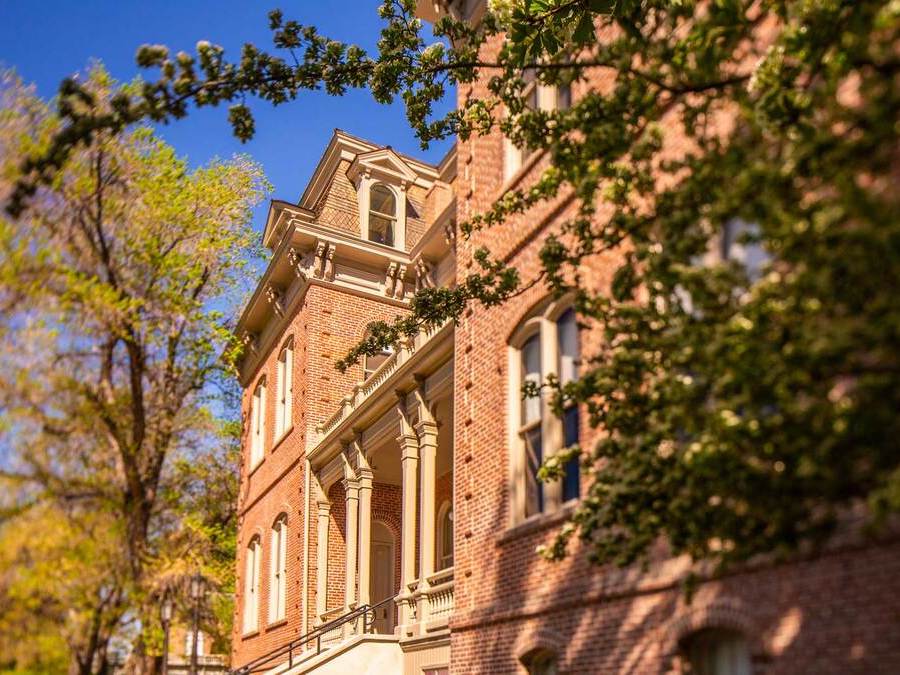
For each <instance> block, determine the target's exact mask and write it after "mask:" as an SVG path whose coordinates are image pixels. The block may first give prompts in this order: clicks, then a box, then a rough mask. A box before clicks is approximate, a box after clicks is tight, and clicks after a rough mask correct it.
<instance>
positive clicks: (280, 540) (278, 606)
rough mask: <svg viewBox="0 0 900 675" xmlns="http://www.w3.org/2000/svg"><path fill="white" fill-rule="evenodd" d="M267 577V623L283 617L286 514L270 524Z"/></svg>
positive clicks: (285, 582)
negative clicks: (270, 538)
mask: <svg viewBox="0 0 900 675" xmlns="http://www.w3.org/2000/svg"><path fill="white" fill-rule="evenodd" d="M271 536H272V547H271V555H270V556H269V560H270V566H271V571H270V579H269V623H274V622H276V621H281V620H282V619H283V618H284V607H285V599H286V598H285V595H286V589H287V516H285V515H281V516H279V517H278V519H277V520H276V521H275V524H274V525H273V526H272V535H271Z"/></svg>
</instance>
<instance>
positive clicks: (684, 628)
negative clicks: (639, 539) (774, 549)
mask: <svg viewBox="0 0 900 675" xmlns="http://www.w3.org/2000/svg"><path fill="white" fill-rule="evenodd" d="M453 4H455V5H456V6H457V9H458V11H461V12H462V13H463V14H464V15H466V16H471V15H473V13H477V12H478V11H479V7H480V3H479V2H477V1H474V0H470V1H469V2H468V3H466V2H462V3H460V2H456V3H453ZM433 12H434V10H433V9H431V5H430V4H429V3H423V10H422V14H423V17H424V18H426V19H431V20H433V19H434V16H435V15H434V14H433ZM497 48H499V45H498V44H497V43H495V44H493V45H488V46H487V47H486V49H488V50H490V49H497ZM602 84H603V83H602V82H600V81H597V82H592V83H591V86H602ZM578 93H579V92H578V91H577V90H576V91H559V90H557V89H553V88H549V87H543V86H536V88H535V91H534V92H533V94H534V99H535V102H536V104H537V105H540V106H547V107H552V106H554V105H565V104H566V102H567V101H568V100H569V99H570V97H571V96H573V95H574V96H577V95H578ZM480 95H486V83H485V82H476V83H474V84H472V85H469V86H466V87H465V88H464V89H463V90H462V91H460V92H459V96H460V97H467V96H476V97H477V96H480ZM546 161H547V160H546V157H544V156H542V155H541V154H540V153H536V154H532V155H530V156H524V153H522V152H521V151H519V150H518V149H516V148H514V147H510V146H509V145H508V144H507V143H506V142H505V141H504V139H503V138H502V137H501V136H500V135H499V133H497V134H494V135H491V136H485V137H473V138H471V139H469V140H467V141H465V142H459V143H458V144H457V146H456V147H455V148H453V149H452V150H451V152H450V153H449V154H448V155H447V156H446V157H445V158H444V159H443V160H442V161H441V162H440V164H438V165H437V166H432V165H429V164H426V163H424V162H421V161H419V160H416V159H414V158H411V157H408V156H405V155H401V154H399V153H397V152H395V151H394V150H392V149H391V148H390V147H383V146H380V145H377V144H375V143H371V142H368V141H364V140H362V139H359V138H356V137H354V136H352V135H350V134H347V133H344V132H342V131H336V132H335V133H334V135H333V137H332V138H331V140H330V142H329V143H328V146H327V148H326V149H325V152H324V154H323V156H322V159H321V160H320V162H319V164H318V166H317V168H316V170H315V172H314V173H313V176H312V178H311V179H310V181H309V184H308V185H307V187H306V189H305V191H304V192H303V194H302V196H301V197H300V199H299V201H298V202H297V203H296V204H292V203H288V202H281V201H275V202H273V204H272V207H271V210H270V213H269V216H268V220H267V222H266V226H265V231H264V234H263V241H264V244H265V245H266V246H267V247H268V248H269V249H270V250H271V251H272V260H271V263H270V264H269V267H268V269H267V270H266V272H265V274H264V276H263V278H262V279H261V280H260V282H259V285H258V287H257V289H256V292H255V293H254V295H253V297H252V298H251V299H250V301H249V303H248V305H247V307H246V308H245V310H244V312H243V314H242V316H241V319H240V322H239V331H240V334H241V335H242V338H243V339H244V341H245V344H246V351H245V358H244V360H243V362H242V364H241V371H240V377H241V382H242V385H243V387H244V392H245V393H244V399H243V410H244V419H245V422H246V423H245V437H244V450H245V452H244V453H243V466H242V472H241V476H242V478H241V490H240V505H239V512H240V531H239V555H238V602H237V615H236V617H235V634H234V636H233V638H234V639H233V650H234V652H233V664H234V666H238V667H239V666H244V665H247V664H251V665H252V666H253V668H254V672H265V671H267V670H271V669H273V668H276V667H277V668H283V667H285V666H287V670H286V671H284V672H290V673H305V672H314V673H348V672H358V673H392V672H396V673H408V674H416V675H422V674H426V675H438V674H441V673H448V672H453V673H526V672H527V673H648V674H649V673H654V674H657V673H687V672H692V673H703V674H707V673H708V674H711V675H749V674H750V673H765V674H776V673H779V674H780V673H785V674H787V673H817V674H818V673H860V674H863V673H865V674H870V673H900V601H898V600H897V598H898V597H900V545H898V544H897V543H896V542H893V541H890V542H885V543H880V544H873V543H862V542H856V541H854V540H853V539H852V538H850V539H848V540H847V541H846V542H845V543H843V544H840V545H835V546H834V547H832V548H831V549H830V550H829V551H827V552H826V553H824V554H821V555H819V556H818V557H816V558H815V559H809V560H797V561H795V562H792V563H790V564H780V565H776V564H774V563H766V562H760V563H757V564H753V565H749V566H747V567H746V568H744V569H742V570H740V571H736V572H734V573H733V574H731V575H729V576H727V577H724V578H717V579H715V580H708V581H706V582H704V583H702V584H701V585H700V586H699V588H698V590H697V591H696V593H695V594H694V596H693V598H692V601H691V602H688V601H687V600H686V596H685V594H684V592H683V590H682V587H681V584H682V582H683V580H684V577H685V574H686V571H687V563H686V562H685V561H684V560H681V559H670V558H666V557H664V556H660V558H659V559H658V560H657V561H656V562H654V563H653V564H651V565H650V567H649V568H648V569H624V570H622V569H613V568H596V567H591V566H590V565H589V564H588V562H587V560H586V558H585V556H584V555H583V551H582V550H580V549H579V548H578V546H577V545H574V546H572V550H571V553H570V555H569V556H568V558H567V559H566V560H565V561H563V562H561V563H549V562H545V561H543V560H542V559H540V558H539V557H538V556H537V555H536V554H535V549H536V547H537V546H538V545H540V544H544V543H548V542H549V541H550V540H551V539H552V536H553V534H554V532H555V529H556V528H557V527H558V526H559V525H560V524H561V522H562V521H563V519H564V518H565V515H566V514H567V513H568V512H569V510H570V509H571V506H572V504H573V503H575V500H577V498H578V494H579V491H580V485H579V476H578V472H577V467H571V470H570V471H568V472H567V477H566V479H564V480H563V481H560V482H559V483H556V484H545V485H541V484H539V483H537V482H536V480H535V479H534V470H535V467H536V466H537V465H538V464H539V462H540V457H542V456H547V455H548V454H550V453H552V452H553V451H554V450H556V449H558V448H560V447H563V446H564V445H567V444H569V443H571V442H573V440H574V439H575V438H581V440H582V441H584V440H589V434H590V429H589V428H588V427H587V425H586V424H585V420H584V419H583V417H584V416H583V415H582V416H579V411H578V410H577V409H570V410H567V411H566V412H565V414H564V415H563V417H562V419H560V418H557V417H555V416H553V415H552V414H550V412H549V410H548V409H547V406H546V403H543V402H541V401H538V400H529V401H528V402H526V403H523V402H522V401H521V400H520V397H519V395H518V392H519V391H520V388H521V384H522V383H523V381H526V380H528V379H534V378H540V377H544V376H546V375H548V374H550V373H556V374H558V375H559V376H560V377H561V378H563V379H565V378H568V377H573V376H575V375H576V371H577V366H578V359H579V352H580V351H590V349H591V341H592V340H593V339H595V337H596V336H595V334H594V333H591V332H587V333H586V332H584V331H583V330H581V329H579V328H578V327H577V325H576V323H575V321H574V317H573V313H572V312H571V310H570V309H569V307H568V306H567V305H566V303H565V302H564V301H562V302H560V301H556V302H554V301H550V300H549V298H548V297H547V294H546V290H545V289H542V288H540V287H534V288H532V289H530V290H529V291H528V292H527V293H526V294H524V295H522V296H520V297H517V298H516V299H515V300H513V301H511V302H509V303H507V304H505V305H503V306H502V307H499V308H492V309H486V308H483V307H477V306H476V307H471V308H470V309H469V310H467V312H466V314H465V316H464V318H463V320H462V321H461V322H460V323H459V325H456V326H454V325H451V324H448V325H444V326H442V327H440V328H438V329H436V330H433V331H430V332H428V333H423V334H420V335H418V336H417V337H416V338H415V339H413V340H410V341H409V342H408V343H405V344H399V345H397V346H396V347H395V348H394V350H392V351H390V352H386V353H384V354H381V355H379V356H377V357H371V358H368V359H366V361H365V362H364V363H361V364H359V365H358V366H356V367H354V368H351V369H349V370H348V371H347V372H346V373H340V372H338V371H337V370H336V369H335V368H334V362H335V361H336V360H337V359H338V358H340V357H341V356H342V355H343V354H344V353H346V351H347V350H348V349H349V348H350V347H351V346H352V345H353V344H354V343H356V342H357V341H358V340H359V339H360V338H362V337H363V336H364V335H365V332H366V330H367V327H368V326H369V324H370V323H371V322H373V321H377V320H390V319H392V318H393V317H395V316H397V315H398V314H402V313H403V312H405V311H407V307H408V302H409V299H410V297H411V295H412V293H414V292H415V290H417V289H419V288H422V287H426V286H441V285H452V284H454V283H456V280H457V279H460V278H463V277H464V276H465V275H466V274H468V273H469V271H470V270H471V269H472V265H473V261H472V252H473V250H474V249H475V248H476V247H478V246H482V245H487V246H488V247H489V248H490V249H491V251H492V252H493V253H494V255H496V256H499V257H501V258H503V259H504V260H507V261H510V262H511V263H513V264H514V265H515V266H516V267H517V268H518V269H519V270H521V271H522V272H523V275H524V276H525V277H527V276H528V273H529V271H534V270H536V269H537V267H538V260H537V251H538V249H539V248H540V244H541V241H542V239H543V238H544V237H545V236H547V234H548V233H549V232H551V231H553V228H554V224H555V223H557V222H559V221H560V220H561V219H562V218H564V217H565V216H566V214H567V211H568V209H570V208H571V198H570V196H567V195H565V194H562V195H560V196H559V197H558V198H557V199H556V200H554V201H553V202H551V203H548V204H545V205H543V206H542V207H541V208H540V209H537V210H535V211H533V212H531V213H529V214H528V216H527V218H524V217H523V218H514V219H511V221H510V222H509V223H507V224H506V225H504V226H503V227H499V228H494V229H491V230H489V231H485V232H480V233H478V234H477V235H476V236H475V237H474V238H473V240H471V241H463V240H462V239H460V240H459V241H457V238H456V230H455V223H456V222H457V220H461V219H465V218H468V217H470V216H471V215H474V214H476V213H478V212H480V211H482V210H484V209H486V208H487V207H488V206H489V205H490V204H491V203H492V202H493V201H494V200H495V199H496V198H497V197H498V196H499V195H501V194H502V193H503V192H504V191H505V190H508V189H510V188H512V187H515V186H518V185H522V184H527V182H528V181H529V180H533V179H534V177H535V176H536V175H537V173H538V172H539V171H540V170H541V168H542V167H543V166H545V164H546ZM614 263H615V260H613V259H602V258H601V259H598V260H597V261H596V264H595V266H594V268H592V269H591V270H590V271H591V273H592V277H591V278H590V279H589V282H590V283H594V284H597V285H599V286H602V285H603V284H605V283H608V280H609V279H608V276H609V274H610V273H611V271H612V270H613V269H614Z"/></svg>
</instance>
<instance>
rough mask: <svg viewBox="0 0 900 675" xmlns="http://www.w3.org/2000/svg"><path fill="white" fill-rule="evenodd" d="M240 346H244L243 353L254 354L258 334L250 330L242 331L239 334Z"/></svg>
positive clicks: (255, 352) (257, 348)
mask: <svg viewBox="0 0 900 675" xmlns="http://www.w3.org/2000/svg"><path fill="white" fill-rule="evenodd" d="M241 346H242V347H243V348H244V353H245V354H246V353H249V354H253V355H256V354H257V352H258V351H259V335H257V334H256V333H251V332H250V331H244V333H243V335H241Z"/></svg>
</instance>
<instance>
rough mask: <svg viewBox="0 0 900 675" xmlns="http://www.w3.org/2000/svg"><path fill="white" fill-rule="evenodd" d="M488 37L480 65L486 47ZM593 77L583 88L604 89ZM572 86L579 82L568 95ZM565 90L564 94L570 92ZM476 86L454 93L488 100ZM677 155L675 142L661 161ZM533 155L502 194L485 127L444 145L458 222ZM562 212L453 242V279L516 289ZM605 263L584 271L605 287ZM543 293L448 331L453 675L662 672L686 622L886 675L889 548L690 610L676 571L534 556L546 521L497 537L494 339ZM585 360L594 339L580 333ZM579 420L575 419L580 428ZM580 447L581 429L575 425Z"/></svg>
mask: <svg viewBox="0 0 900 675" xmlns="http://www.w3.org/2000/svg"><path fill="white" fill-rule="evenodd" d="M500 42H501V41H500V40H499V39H494V40H493V41H492V42H491V43H490V44H489V45H488V46H487V47H486V48H485V50H484V51H485V54H483V56H484V57H485V58H486V59H487V60H490V56H491V54H492V53H493V52H495V51H496V50H497V49H498V48H499V45H500ZM609 76H610V75H599V76H597V77H596V78H595V79H593V80H592V81H591V82H590V85H591V86H595V87H603V86H606V85H607V81H605V80H603V79H602V78H603V77H609ZM582 86H583V85H582ZM575 94H576V95H577V91H576V92H575ZM488 95H489V93H488V91H487V86H486V82H485V81H478V82H475V83H473V84H472V85H471V86H470V85H462V86H461V87H460V89H459V92H458V96H459V98H460V100H463V99H465V98H467V97H473V98H482V97H488ZM678 149H679V142H678V141H677V139H676V142H675V143H673V145H672V148H671V151H672V152H676V151H677V150H678ZM546 161H547V159H546V158H545V157H541V158H537V159H536V160H535V161H534V164H533V168H531V169H530V170H529V169H528V168H527V166H528V165H530V163H529V162H528V161H526V168H525V169H523V171H522V172H521V175H519V176H518V177H517V178H514V179H513V181H512V183H510V184H507V185H506V186H504V185H503V181H504V179H503V166H502V163H503V142H502V138H501V136H500V134H499V132H497V133H494V134H492V135H490V136H488V137H474V136H473V137H472V138H470V139H468V140H466V141H464V142H463V141H461V142H460V143H459V144H458V179H457V188H456V189H457V197H458V199H459V202H458V213H459V214H460V218H461V219H466V218H468V217H470V216H472V215H475V214H476V213H479V212H482V211H484V210H485V209H487V208H488V207H489V206H490V205H491V204H492V203H493V201H494V200H495V199H496V198H498V197H499V196H500V195H501V194H502V191H503V190H504V189H506V188H509V187H512V186H515V185H527V184H528V183H529V181H531V180H533V179H534V177H535V176H536V175H537V173H538V172H539V171H540V170H541V168H542V167H543V166H545V165H546ZM569 209H571V205H570V204H569V203H568V202H567V195H566V194H561V195H560V196H559V197H557V198H556V199H555V200H554V201H552V202H550V203H549V204H544V205H541V206H540V207H539V208H537V209H535V210H533V211H531V212H529V213H528V214H526V216H524V217H513V218H510V219H509V221H508V222H507V223H506V224H505V225H504V226H501V227H495V228H491V229H490V230H486V231H482V232H479V233H477V234H476V235H475V236H474V237H473V239H472V241H469V242H466V241H463V240H460V241H459V243H458V266H457V275H458V277H461V276H464V275H466V274H468V273H469V272H470V271H472V270H473V263H472V257H471V254H472V251H473V250H474V249H475V248H476V247H479V246H487V247H488V248H489V249H490V251H491V252H492V254H493V255H494V256H497V257H500V258H504V259H506V260H508V261H509V262H510V263H511V264H513V265H514V266H515V267H516V268H517V269H518V270H519V272H520V273H521V275H522V277H523V279H525V280H526V281H527V280H529V279H530V278H532V277H533V276H534V275H535V274H536V273H537V271H538V269H539V261H538V258H537V252H538V249H539V248H540V245H541V242H542V240H543V238H544V237H545V236H546V235H547V233H548V232H549V231H551V230H552V229H553V227H554V225H555V224H556V223H559V222H560V221H561V220H562V219H564V218H565V217H566V215H567V213H568V210H569ZM615 263H616V256H615V255H609V256H606V257H603V258H598V259H595V260H593V261H591V263H590V265H588V266H587V267H585V268H582V271H583V272H587V273H589V276H588V277H587V283H588V284H590V285H592V286H594V287H596V288H603V287H605V286H606V285H607V284H608V282H609V278H610V275H611V273H612V271H613V269H614V267H615ZM545 296H546V291H545V290H544V289H542V288H540V287H535V288H533V289H531V290H530V291H529V292H527V293H525V294H523V295H522V296H521V297H518V298H516V299H515V300H513V301H512V302H510V303H507V304H506V305H503V306H501V307H497V308H491V309H489V310H488V309H485V308H483V307H480V306H474V307H472V308H470V309H469V310H468V311H467V312H466V314H465V316H464V318H463V320H462V322H461V323H460V325H459V326H458V327H457V329H456V334H455V335H456V338H455V339H456V347H455V373H454V378H455V383H454V408H455V410H456V424H455V429H456V433H455V449H454V473H455V487H456V504H455V525H456V527H455V570H456V574H455V577H456V590H455V611H454V615H453V617H452V619H451V628H452V634H451V653H452V663H451V672H453V673H516V672H524V668H523V667H522V665H521V661H520V660H519V656H520V655H522V654H523V653H524V652H526V651H527V650H528V649H531V648H534V647H550V648H552V649H553V650H554V651H556V652H557V654H558V656H559V672H560V673H610V674H613V673H616V674H618V673H647V674H649V673H653V674H654V675H658V674H660V673H665V672H671V670H670V669H672V668H674V667H675V665H676V664H675V661H674V660H673V658H672V655H673V653H674V652H675V651H676V646H677V642H678V640H679V639H680V638H683V637H685V636H686V635H687V634H688V633H689V632H690V630H691V629H692V628H702V627H704V626H709V627H713V626H716V625H718V626H720V627H725V626H727V625H730V626H732V627H739V628H740V629H741V630H742V631H743V632H744V633H745V635H746V637H747V639H748V640H749V641H750V643H751V646H752V649H753V655H754V668H755V670H754V672H757V673H766V674H767V675H768V674H769V673H778V674H781V673H817V674H819V673H860V674H862V673H898V672H900V630H898V629H897V626H900V600H898V598H900V545H898V544H893V545H883V546H876V545H871V546H869V547H864V548H860V549H858V550H846V551H833V552H831V553H828V554H827V555H824V556H823V557H822V558H821V559H819V560H816V561H809V562H797V563H793V564H786V565H782V566H778V567H772V566H769V567H765V568H759V569H754V570H746V571H744V572H742V573H738V574H734V575H732V576H730V577H728V578H725V579H723V580H720V581H716V582H709V583H706V584H703V585H702V586H701V587H700V589H699V590H698V592H697V595H696V597H695V598H694V601H693V604H692V605H690V606H688V605H686V602H685V596H684V594H683V592H682V590H681V588H680V587H679V583H680V580H681V579H682V578H683V573H684V571H685V570H684V568H683V567H682V566H681V562H680V561H671V560H669V561H666V560H662V561H660V562H659V563H657V564H655V565H653V566H652V568H651V569H650V570H648V571H647V572H642V571H641V570H639V569H629V570H624V571H623V570H618V569H610V568H602V569H601V568H597V567H593V566H591V565H590V564H589V563H588V561H587V558H586V555H585V551H584V549H583V548H582V547H581V546H580V545H579V544H578V542H576V543H575V544H573V545H572V546H571V547H570V555H569V557H568V558H566V559H565V560H564V561H562V562H560V563H548V562H545V561H543V560H542V559H541V558H540V557H539V556H538V555H537V554H536V552H535V549H536V547H537V546H538V545H539V544H546V543H549V542H550V541H551V540H552V537H553V534H554V531H555V529H556V528H557V527H558V526H559V524H560V523H561V520H560V519H559V518H556V519H552V518H551V519H549V522H547V520H546V519H545V521H544V522H543V523H542V524H540V525H539V526H531V527H529V526H525V527H519V528H516V529H510V527H509V524H510V504H509V492H508V476H509V469H508V467H509V461H510V456H509V453H510V448H509V447H508V445H509V443H508V430H507V422H506V417H507V397H508V396H517V395H518V392H510V391H508V387H507V382H508V377H509V373H508V372H507V344H508V340H509V337H510V335H511V333H512V332H513V331H514V330H515V328H516V327H517V326H518V324H519V323H520V321H521V319H522V317H523V316H524V315H526V314H527V312H528V311H529V310H530V309H531V308H532V307H533V306H534V305H535V304H536V303H538V302H540V301H541V300H543V299H544V298H545ZM582 338H583V342H582V350H583V352H585V353H590V351H591V348H592V347H595V346H596V344H597V339H598V336H597V334H596V333H589V334H585V335H582ZM585 418H586V415H582V420H584V419H585ZM583 440H585V441H587V443H586V445H589V440H590V437H589V430H588V429H583Z"/></svg>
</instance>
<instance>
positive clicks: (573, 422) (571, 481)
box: [562, 405, 581, 501]
mask: <svg viewBox="0 0 900 675" xmlns="http://www.w3.org/2000/svg"><path fill="white" fill-rule="evenodd" d="M563 433H564V435H565V445H566V447H569V446H570V445H573V444H575V443H577V442H578V406H574V405H573V406H571V407H569V408H566V411H565V412H564V413H563ZM564 469H565V472H566V475H565V476H564V477H563V481H562V493H563V494H562V498H563V501H569V500H570V499H576V498H577V497H578V495H579V494H580V493H581V487H580V473H579V471H580V468H579V465H578V458H577V457H575V458H573V459H570V460H569V461H568V462H566V464H565V467H564Z"/></svg>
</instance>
